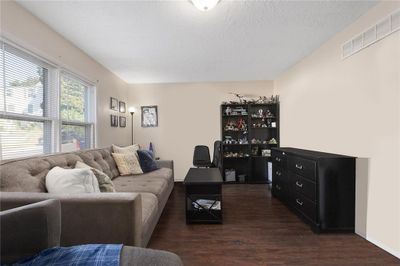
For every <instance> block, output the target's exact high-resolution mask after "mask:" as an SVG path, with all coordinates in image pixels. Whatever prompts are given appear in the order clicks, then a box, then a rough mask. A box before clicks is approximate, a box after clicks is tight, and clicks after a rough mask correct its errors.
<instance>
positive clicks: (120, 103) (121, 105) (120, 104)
mask: <svg viewBox="0 0 400 266" xmlns="http://www.w3.org/2000/svg"><path fill="white" fill-rule="evenodd" d="M119 112H120V113H125V112H126V108H125V102H122V101H120V102H119Z"/></svg>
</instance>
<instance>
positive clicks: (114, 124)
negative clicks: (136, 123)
mask: <svg viewBox="0 0 400 266" xmlns="http://www.w3.org/2000/svg"><path fill="white" fill-rule="evenodd" d="M111 126H112V127H118V116H117V115H111Z"/></svg>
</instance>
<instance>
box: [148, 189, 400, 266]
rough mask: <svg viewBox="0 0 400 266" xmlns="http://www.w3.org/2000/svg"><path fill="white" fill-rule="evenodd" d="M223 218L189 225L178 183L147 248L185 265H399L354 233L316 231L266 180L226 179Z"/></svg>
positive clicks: (399, 263) (182, 191) (389, 256)
mask: <svg viewBox="0 0 400 266" xmlns="http://www.w3.org/2000/svg"><path fill="white" fill-rule="evenodd" d="M223 200H224V224H222V225H200V224H194V225H186V223H185V211H184V187H183V185H182V183H176V185H175V189H174V192H173V193H172V195H171V197H170V199H169V201H168V203H167V206H166V208H165V210H164V213H163V214H162V217H161V219H160V221H159V223H158V225H157V227H156V229H155V231H154V233H153V236H152V239H151V240H150V243H149V246H148V247H149V248H154V249H162V250H168V251H171V252H174V253H176V254H178V255H179V256H180V257H181V258H182V260H183V262H184V264H185V265H202V266H208V265H400V260H398V259H397V258H396V257H394V256H392V255H390V254H389V253H387V252H385V251H384V250H382V249H380V248H378V247H376V246H374V245H373V244H371V243H369V242H368V241H366V240H364V239H363V238H361V237H359V236H358V235H356V234H314V233H313V232H312V231H311V230H310V228H309V227H308V226H307V225H305V224H304V223H303V222H302V221H301V220H300V219H299V218H298V217H297V216H296V215H294V214H293V213H292V212H290V211H289V210H288V209H287V208H286V207H285V206H284V205H283V204H282V203H281V202H279V201H278V200H277V199H275V198H273V197H271V193H270V190H269V189H268V188H267V186H266V185H247V184H246V185H224V186H223Z"/></svg>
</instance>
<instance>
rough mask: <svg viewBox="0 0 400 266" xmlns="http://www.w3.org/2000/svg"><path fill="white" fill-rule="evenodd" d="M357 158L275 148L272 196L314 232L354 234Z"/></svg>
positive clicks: (273, 149) (273, 154)
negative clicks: (345, 232)
mask: <svg viewBox="0 0 400 266" xmlns="http://www.w3.org/2000/svg"><path fill="white" fill-rule="evenodd" d="M355 161H356V158H354V157H349V156H344V155H337V154H329V153H324V152H317V151H309V150H301V149H295V148H272V195H273V196H274V197H276V198H278V199H280V200H281V201H282V202H284V203H285V204H286V205H287V206H288V207H289V208H290V209H291V210H293V211H294V212H295V213H296V214H297V215H299V216H300V217H301V218H302V219H303V220H304V221H305V222H306V223H308V224H310V225H311V228H312V229H313V231H315V232H329V231H348V232H354V217H355V166H356V162H355Z"/></svg>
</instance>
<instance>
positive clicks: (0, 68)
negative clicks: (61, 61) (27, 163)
mask: <svg viewBox="0 0 400 266" xmlns="http://www.w3.org/2000/svg"><path fill="white" fill-rule="evenodd" d="M94 90H95V88H94V86H93V85H90V84H89V83H87V82H84V81H82V80H80V79H79V78H77V77H75V76H74V75H72V74H70V73H67V72H65V71H59V69H58V68H57V67H56V66H54V65H51V64H49V63H47V62H45V61H43V60H41V59H40V58H38V57H36V56H34V55H32V54H30V53H29V52H25V51H23V50H21V49H18V48H16V47H14V46H13V45H10V44H8V43H7V42H4V41H0V159H2V160H4V159H11V158H18V157H26V156H32V155H39V154H43V153H50V152H57V151H60V150H61V151H69V150H76V149H85V148H91V147H93V145H94V125H95V124H94V119H92V117H93V116H92V114H91V112H90V111H91V110H90V108H89V107H90V106H92V105H93V103H94V101H95V98H94V93H93V91H94ZM92 109H93V108H92ZM94 111H95V110H94V109H93V111H92V112H94Z"/></svg>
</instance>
